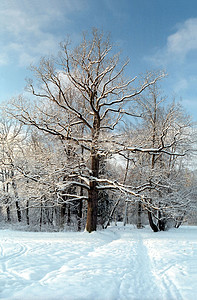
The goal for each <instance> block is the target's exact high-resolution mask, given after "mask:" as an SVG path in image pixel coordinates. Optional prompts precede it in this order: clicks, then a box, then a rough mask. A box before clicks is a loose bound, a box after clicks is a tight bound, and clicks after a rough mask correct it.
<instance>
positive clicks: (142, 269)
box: [117, 230, 161, 300]
mask: <svg viewBox="0 0 197 300" xmlns="http://www.w3.org/2000/svg"><path fill="white" fill-rule="evenodd" d="M124 240H125V241H126V242H127V244H128V243H132V244H131V246H130V249H128V251H129V252H128V257H127V260H128V267H127V269H126V270H125V274H124V276H123V278H122V282H121V284H120V292H119V297H118V298H117V299H121V300H129V299H143V300H145V299H157V298H156V295H157V296H158V299H161V293H160V290H159V289H158V286H157V280H156V278H155V276H154V274H153V272H152V265H151V262H150V258H149V255H148V252H147V248H146V246H145V244H144V242H143V237H142V235H141V234H140V231H139V230H138V231H137V232H136V231H131V233H129V234H128V233H127V234H126V235H124ZM132 241H133V242H132ZM125 247H126V245H125ZM133 270H136V272H135V273H134V272H133Z"/></svg>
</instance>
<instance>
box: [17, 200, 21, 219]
mask: <svg viewBox="0 0 197 300" xmlns="http://www.w3.org/2000/svg"><path fill="white" fill-rule="evenodd" d="M16 212H17V218H18V221H19V222H21V209H20V206H19V203H18V201H16Z"/></svg>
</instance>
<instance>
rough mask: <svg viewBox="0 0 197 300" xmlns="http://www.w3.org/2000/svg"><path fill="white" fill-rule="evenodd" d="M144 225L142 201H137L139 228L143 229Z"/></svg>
mask: <svg viewBox="0 0 197 300" xmlns="http://www.w3.org/2000/svg"><path fill="white" fill-rule="evenodd" d="M142 227H143V226H142V203H141V202H140V201H138V202H137V228H138V229H141V228H142Z"/></svg>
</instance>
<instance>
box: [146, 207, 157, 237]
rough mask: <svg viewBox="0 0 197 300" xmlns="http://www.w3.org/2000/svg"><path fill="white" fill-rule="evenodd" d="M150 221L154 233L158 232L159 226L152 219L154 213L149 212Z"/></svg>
mask: <svg viewBox="0 0 197 300" xmlns="http://www.w3.org/2000/svg"><path fill="white" fill-rule="evenodd" d="M148 220H149V224H150V227H151V228H152V230H153V231H154V232H158V231H159V230H158V227H157V225H156V224H155V223H154V222H153V218H152V213H151V212H150V211H148Z"/></svg>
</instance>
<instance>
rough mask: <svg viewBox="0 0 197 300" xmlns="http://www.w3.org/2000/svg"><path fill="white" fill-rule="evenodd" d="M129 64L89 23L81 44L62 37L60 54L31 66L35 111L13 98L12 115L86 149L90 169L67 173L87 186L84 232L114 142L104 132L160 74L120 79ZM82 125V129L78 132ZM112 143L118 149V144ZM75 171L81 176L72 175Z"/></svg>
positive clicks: (92, 219) (91, 221)
mask: <svg viewBox="0 0 197 300" xmlns="http://www.w3.org/2000/svg"><path fill="white" fill-rule="evenodd" d="M127 64H128V61H126V62H125V63H123V64H122V65H121V63H120V57H119V54H114V53H113V49H112V45H111V43H110V39H109V38H108V37H105V35H104V34H103V33H102V32H99V31H98V30H97V29H93V31H92V35H91V37H90V38H89V37H88V36H87V35H85V34H84V35H83V40H82V42H81V44H80V45H79V46H78V47H76V48H75V49H74V50H72V51H69V44H68V43H64V44H62V52H61V55H60V56H59V58H58V59H55V58H53V59H42V60H41V62H40V65H39V66H38V67H32V69H33V72H34V75H35V78H37V82H38V84H39V85H38V86H37V88H36V86H35V85H34V83H33V81H29V85H28V89H29V90H30V91H31V92H32V94H33V95H34V96H35V97H36V98H37V100H38V103H39V104H36V105H34V110H33V111H34V113H32V111H31V109H29V108H28V107H27V106H26V105H25V104H24V102H23V100H22V98H21V99H18V101H17V103H15V112H14V113H13V115H14V116H15V118H17V119H19V120H20V121H21V122H22V123H24V124H27V125H31V126H35V127H36V128H38V129H39V130H43V131H45V132H47V133H50V134H52V135H54V136H57V137H58V138H60V139H61V140H62V141H63V142H64V143H68V142H70V143H74V144H75V145H76V147H79V148H83V149H84V151H86V152H88V153H89V161H88V163H87V166H86V167H88V168H89V171H88V173H87V172H86V174H85V176H84V173H83V172H82V171H81V170H78V171H77V172H76V174H74V173H72V174H69V176H66V177H65V180H66V178H67V180H68V183H66V182H65V184H67V185H68V184H75V185H77V186H83V189H85V190H87V192H88V195H87V197H86V196H84V199H87V202H88V210H87V222H86V230H87V231H88V232H91V231H94V230H96V226H97V210H98V191H99V188H98V184H99V182H100V183H102V180H101V181H99V170H100V159H101V157H102V156H103V155H106V153H109V152H110V148H111V145H112V147H114V146H115V144H110V143H109V140H108V146H107V147H106V146H104V145H105V144H106V143H105V140H106V135H105V134H104V133H105V132H106V131H108V132H109V131H112V130H114V129H115V128H116V127H117V125H118V123H119V121H120V120H121V119H122V118H123V116H124V115H125V114H126V115H129V116H131V115H133V113H131V112H129V111H128V109H127V107H128V103H130V102H131V101H132V99H134V98H135V97H136V96H137V95H140V94H141V93H142V92H143V91H144V90H145V89H147V87H149V86H151V85H153V84H154V83H155V82H157V81H158V80H159V79H161V78H162V77H163V76H164V74H163V73H162V74H159V75H158V76H155V77H153V75H152V74H149V75H148V76H147V77H146V78H145V80H144V82H143V83H141V84H140V85H139V87H136V86H135V82H136V77H135V78H133V79H131V80H125V79H124V76H123V73H124V69H125V67H126V66H127ZM20 102H21V103H20ZM55 107H56V108H58V109H54V108H55ZM35 108H36V109H35ZM49 108H51V109H49ZM57 111H58V113H57ZM62 116H63V117H62ZM81 126H83V128H84V135H81V133H80V130H79V128H80V127H81ZM112 139H113V137H112ZM116 148H117V149H119V145H118V146H116ZM130 150H131V149H130ZM132 151H137V149H132ZM112 152H116V151H114V150H113V151H112ZM117 152H118V151H117ZM86 170H87V169H86ZM76 176H77V178H78V179H80V180H81V182H79V180H78V181H77V180H73V181H72V180H71V178H76ZM103 182H105V184H109V185H110V184H111V183H109V182H107V181H103ZM113 186H114V188H117V187H118V188H119V187H120V186H117V185H113ZM67 196H70V198H71V199H73V198H75V199H77V198H79V199H81V198H82V197H83V196H80V197H78V196H76V195H73V196H72V195H70V194H69V193H68V195H67Z"/></svg>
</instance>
